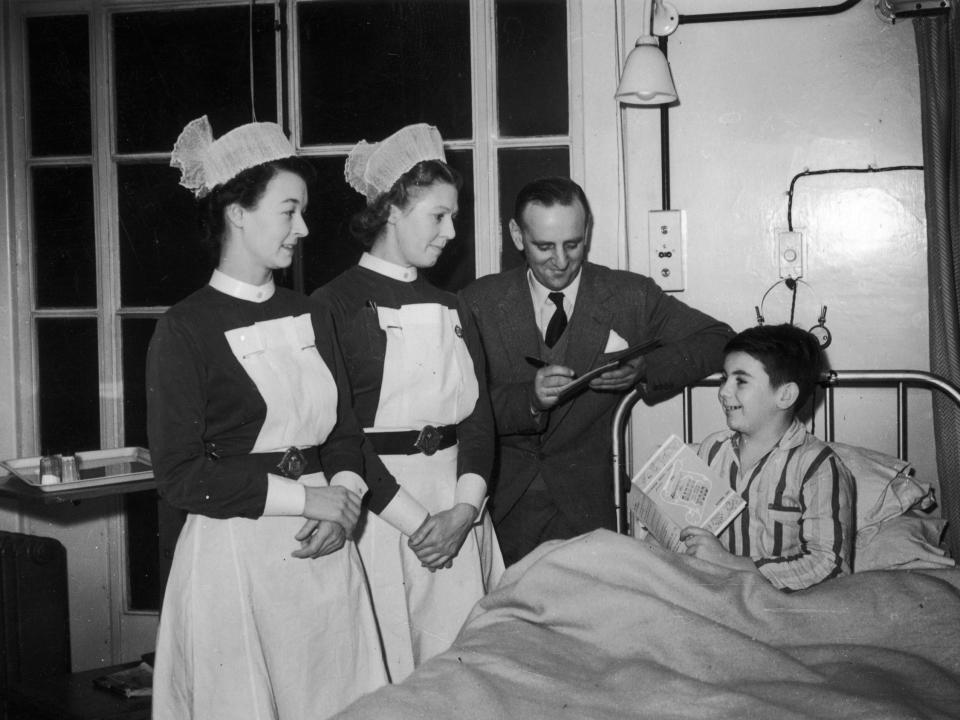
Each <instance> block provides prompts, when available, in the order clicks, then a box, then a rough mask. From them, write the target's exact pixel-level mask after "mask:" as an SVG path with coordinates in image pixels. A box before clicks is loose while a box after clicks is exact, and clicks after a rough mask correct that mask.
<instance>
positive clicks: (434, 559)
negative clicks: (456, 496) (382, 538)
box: [407, 503, 477, 572]
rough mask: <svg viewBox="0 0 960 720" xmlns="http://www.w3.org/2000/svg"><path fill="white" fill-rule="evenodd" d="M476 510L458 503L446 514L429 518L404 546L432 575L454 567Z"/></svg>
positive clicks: (441, 513) (467, 504) (440, 513)
mask: <svg viewBox="0 0 960 720" xmlns="http://www.w3.org/2000/svg"><path fill="white" fill-rule="evenodd" d="M476 515H477V509H476V508H475V507H474V506H473V505H470V504H469V503H457V504H456V505H454V506H453V507H452V508H450V509H449V510H443V511H442V512H438V513H437V514H436V515H431V516H430V517H428V518H427V519H426V520H424V522H423V524H422V525H421V526H420V527H419V528H417V531H416V532H415V533H413V535H411V536H410V539H409V540H408V541H407V545H408V546H409V547H410V549H411V550H413V552H415V553H416V555H417V558H419V560H420V562H421V563H422V564H423V567H425V568H428V569H429V570H430V571H431V572H432V571H434V570H439V569H440V568H448V567H451V566H452V565H453V559H454V558H455V557H456V556H457V553H459V552H460V548H461V547H462V546H463V541H464V540H466V539H467V533H469V532H470V528H471V527H472V526H473V521H474V519H475V518H476Z"/></svg>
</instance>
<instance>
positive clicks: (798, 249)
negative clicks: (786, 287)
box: [777, 230, 803, 279]
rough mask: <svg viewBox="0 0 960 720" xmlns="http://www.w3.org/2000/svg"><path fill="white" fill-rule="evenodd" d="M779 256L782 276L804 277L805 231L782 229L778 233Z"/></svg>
mask: <svg viewBox="0 0 960 720" xmlns="http://www.w3.org/2000/svg"><path fill="white" fill-rule="evenodd" d="M777 257H778V258H779V262H780V277H782V278H795V279H796V278H802V277H803V233H802V232H800V231H799V230H794V231H788V230H781V231H780V232H779V233H777Z"/></svg>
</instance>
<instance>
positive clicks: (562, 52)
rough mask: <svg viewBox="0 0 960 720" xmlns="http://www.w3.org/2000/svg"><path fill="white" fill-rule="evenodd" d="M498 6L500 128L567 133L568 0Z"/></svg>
mask: <svg viewBox="0 0 960 720" xmlns="http://www.w3.org/2000/svg"><path fill="white" fill-rule="evenodd" d="M496 9H497V10H496V12H497V31H496V32H497V108H498V113H499V121H500V134H501V135H503V136H505V137H518V136H525V135H566V134H567V128H568V124H567V114H568V111H567V108H568V101H567V3H566V0H497V2H496Z"/></svg>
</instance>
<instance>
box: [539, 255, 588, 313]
mask: <svg viewBox="0 0 960 720" xmlns="http://www.w3.org/2000/svg"><path fill="white" fill-rule="evenodd" d="M582 277H583V266H581V267H580V272H578V273H577V276H576V277H575V278H574V279H573V282H571V283H570V284H569V285H567V286H566V287H565V288H564V289H563V290H560V291H559V292H562V293H563V307H564V308H566V310H567V314H568V315H570V314H572V312H573V308H574V306H575V305H576V304H577V293H578V292H579V291H580V278H582ZM527 283H528V284H529V285H530V297H532V298H533V306H534V307H536V308H539V307H541V306H543V305H546V304H547V303H548V302H550V300H549V298H548V297H547V296H548V295H550V293H552V292H553V290H551V289H550V288H548V287H547V286H546V285H544V284H542V283H541V282H540V281H539V280H537V278H536V277H535V276H534V274H533V271H532V270H531V269H530V268H527ZM551 307H552V303H551Z"/></svg>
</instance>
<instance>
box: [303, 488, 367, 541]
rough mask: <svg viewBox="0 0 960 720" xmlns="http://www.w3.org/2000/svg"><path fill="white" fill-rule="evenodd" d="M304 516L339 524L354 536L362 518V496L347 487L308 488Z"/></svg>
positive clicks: (348, 533)
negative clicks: (354, 531)
mask: <svg viewBox="0 0 960 720" xmlns="http://www.w3.org/2000/svg"><path fill="white" fill-rule="evenodd" d="M304 489H305V490H306V503H305V505H304V508H303V516H304V517H306V518H308V519H310V520H329V521H331V522H335V523H338V524H339V525H341V526H342V527H343V529H344V531H345V532H346V533H347V535H353V530H354V528H355V527H356V526H357V520H358V519H359V518H360V496H359V495H357V494H356V493H354V492H351V491H350V490H347V489H346V488H345V487H341V486H339V485H334V486H331V487H309V486H308V487H306V488H304Z"/></svg>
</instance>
